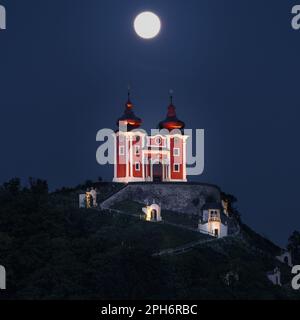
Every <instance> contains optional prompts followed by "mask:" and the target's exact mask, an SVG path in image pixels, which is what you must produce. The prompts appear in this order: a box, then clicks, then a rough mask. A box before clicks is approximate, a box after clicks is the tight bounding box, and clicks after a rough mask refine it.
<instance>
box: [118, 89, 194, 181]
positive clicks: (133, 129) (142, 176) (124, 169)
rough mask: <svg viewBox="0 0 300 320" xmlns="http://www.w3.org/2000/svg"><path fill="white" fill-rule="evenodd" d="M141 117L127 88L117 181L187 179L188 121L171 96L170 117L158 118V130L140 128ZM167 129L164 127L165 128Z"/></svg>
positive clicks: (121, 124)
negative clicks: (150, 132) (149, 132)
mask: <svg viewBox="0 0 300 320" xmlns="http://www.w3.org/2000/svg"><path fill="white" fill-rule="evenodd" d="M141 125H142V119H140V118H138V117H137V116H136V115H135V114H134V111H133V104H132V102H131V99H130V92H128V101H127V103H126V104H125V110H124V114H123V115H122V116H121V117H120V118H119V119H118V121H117V126H118V128H119V129H118V130H117V132H116V133H115V135H114V139H115V159H114V160H115V161H114V179H113V181H114V182H120V183H129V182H147V181H149V182H186V181H187V176H186V141H187V139H188V136H187V135H185V134H184V127H185V124H184V122H183V121H181V120H179V119H178V118H177V115H176V108H175V106H174V104H173V96H172V95H171V96H170V104H169V106H168V112H167V117H166V118H165V119H164V120H163V121H161V122H159V124H158V126H157V128H158V129H159V130H162V131H160V133H159V134H156V135H152V136H149V135H147V134H146V133H145V131H143V130H139V129H140V128H141ZM163 129H164V130H163Z"/></svg>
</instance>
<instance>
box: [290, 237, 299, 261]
mask: <svg viewBox="0 0 300 320" xmlns="http://www.w3.org/2000/svg"><path fill="white" fill-rule="evenodd" d="M287 248H288V250H289V251H291V254H292V259H293V264H300V232H299V231H294V232H293V233H292V235H291V236H290V237H289V240H288V245H287Z"/></svg>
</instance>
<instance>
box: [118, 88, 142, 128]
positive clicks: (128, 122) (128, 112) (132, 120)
mask: <svg viewBox="0 0 300 320" xmlns="http://www.w3.org/2000/svg"><path fill="white" fill-rule="evenodd" d="M132 109H133V104H132V102H131V100H130V91H128V100H127V102H126V104H125V110H124V114H123V115H122V117H121V118H119V119H118V121H117V126H118V127H119V125H120V122H121V125H123V126H127V131H131V130H133V129H137V128H139V127H140V126H141V124H142V120H141V119H140V118H138V117H137V116H136V115H135V114H134V112H133V110H132Z"/></svg>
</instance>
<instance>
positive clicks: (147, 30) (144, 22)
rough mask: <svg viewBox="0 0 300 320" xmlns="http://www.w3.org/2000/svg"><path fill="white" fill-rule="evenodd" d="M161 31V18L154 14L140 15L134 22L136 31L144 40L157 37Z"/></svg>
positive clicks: (148, 12) (147, 12)
mask: <svg viewBox="0 0 300 320" xmlns="http://www.w3.org/2000/svg"><path fill="white" fill-rule="evenodd" d="M160 29H161V22H160V19H159V17H158V16H157V15H156V14H154V13H153V12H150V11H146V12H142V13H140V14H139V15H138V16H137V17H136V18H135V20H134V30H135V32H136V33H137V34H138V35H139V36H140V37H141V38H143V39H152V38H154V37H156V36H157V35H158V34H159V32H160Z"/></svg>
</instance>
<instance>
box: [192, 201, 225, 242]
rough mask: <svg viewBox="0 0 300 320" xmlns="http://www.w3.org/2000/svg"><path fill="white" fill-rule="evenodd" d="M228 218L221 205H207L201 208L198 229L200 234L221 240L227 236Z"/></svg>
mask: <svg viewBox="0 0 300 320" xmlns="http://www.w3.org/2000/svg"><path fill="white" fill-rule="evenodd" d="M227 221H228V217H227V215H226V214H224V213H223V208H222V205H221V204H218V203H207V204H205V205H204V206H203V207H202V215H201V217H200V220H199V225H198V229H199V231H200V232H201V233H205V234H209V235H212V236H214V237H216V238H223V237H226V236H227V235H228V225H227V224H228V223H227Z"/></svg>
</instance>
